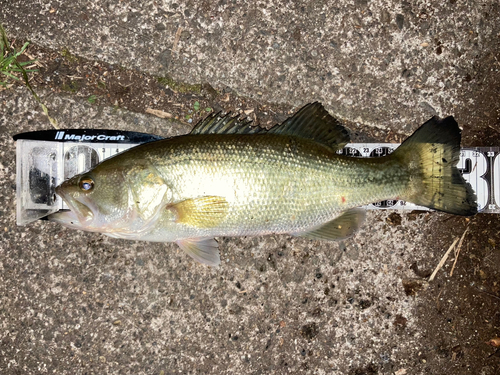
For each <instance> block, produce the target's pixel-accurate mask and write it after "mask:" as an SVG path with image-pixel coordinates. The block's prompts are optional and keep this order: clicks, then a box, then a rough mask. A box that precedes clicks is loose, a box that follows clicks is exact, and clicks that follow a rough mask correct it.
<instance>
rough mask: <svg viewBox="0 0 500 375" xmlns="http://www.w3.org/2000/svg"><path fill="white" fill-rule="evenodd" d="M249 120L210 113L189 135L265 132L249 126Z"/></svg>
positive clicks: (228, 114) (229, 114)
mask: <svg viewBox="0 0 500 375" xmlns="http://www.w3.org/2000/svg"><path fill="white" fill-rule="evenodd" d="M251 123H252V121H251V120H249V119H247V118H244V119H240V118H239V116H234V117H232V116H231V113H227V114H226V115H225V116H221V115H220V112H219V113H212V114H210V115H209V116H208V117H207V118H205V119H204V120H202V121H200V122H199V123H198V124H197V125H196V126H195V127H194V129H193V130H192V131H191V133H190V134H257V133H265V132H266V130H265V129H262V128H260V127H258V126H250V124H251Z"/></svg>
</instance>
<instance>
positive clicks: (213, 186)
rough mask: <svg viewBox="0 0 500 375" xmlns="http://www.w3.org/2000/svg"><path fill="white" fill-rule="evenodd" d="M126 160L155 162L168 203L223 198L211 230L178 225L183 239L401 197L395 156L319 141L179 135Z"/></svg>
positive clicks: (293, 224)
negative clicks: (352, 153)
mask: <svg viewBox="0 0 500 375" xmlns="http://www.w3.org/2000/svg"><path fill="white" fill-rule="evenodd" d="M127 157H132V158H133V159H141V158H145V159H147V160H148V161H149V163H151V165H155V169H156V170H157V173H159V175H160V176H161V178H162V179H163V180H164V181H165V183H166V184H167V185H168V186H169V188H170V189H171V190H172V201H174V202H175V201H183V200H185V199H190V198H193V197H203V196H221V197H223V198H225V200H226V201H227V202H228V203H229V209H228V212H227V216H226V217H225V219H224V220H222V221H220V222H218V223H217V225H214V226H213V227H210V228H198V227H193V226H189V225H180V226H179V228H178V230H176V231H175V232H176V234H177V235H179V234H180V233H182V235H183V236H186V237H193V236H195V237H207V236H214V235H227V236H237V235H260V234H268V233H290V232H301V231H304V230H307V229H308V228H311V227H315V226H317V225H319V224H321V223H323V222H325V221H330V220H332V219H334V218H335V217H336V216H338V214H339V213H340V212H342V211H345V210H346V209H349V208H352V207H357V206H360V205H363V204H368V203H370V202H373V199H376V200H378V199H386V198H387V197H388V196H393V197H394V196H398V195H402V193H403V191H404V189H405V181H406V180H407V178H404V177H405V176H406V175H407V174H408V173H407V172H406V171H405V170H404V169H402V168H400V165H399V163H398V162H397V161H396V162H395V161H394V160H383V159H353V158H349V157H344V156H338V155H336V153H335V152H334V151H332V149H330V148H328V147H326V146H323V145H322V144H319V143H314V142H312V141H308V140H306V139H291V138H290V137H289V136H283V135H274V134H269V135H207V136H205V137H204V139H200V138H199V137H198V136H185V137H181V138H174V139H171V140H166V141H159V142H157V143H155V144H152V145H150V146H149V147H148V148H147V150H141V149H137V150H136V151H135V152H133V153H132V154H131V155H129V156H127ZM117 162H120V160H119V159H117ZM353 167H355V169H354V168H353ZM363 176H364V177H363ZM368 182H369V183H370V186H369V187H366V188H363V186H365V185H366V184H367V183H368ZM360 186H361V188H360ZM342 197H343V198H344V200H343V199H342ZM166 203H168V202H166ZM169 216H170V213H167V217H169ZM155 236H158V238H164V237H165V234H164V233H162V230H161V228H160V229H159V230H158V231H155V234H154V235H148V240H153V239H155V238H157V237H155Z"/></svg>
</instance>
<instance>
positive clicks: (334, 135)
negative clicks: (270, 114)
mask: <svg viewBox="0 0 500 375" xmlns="http://www.w3.org/2000/svg"><path fill="white" fill-rule="evenodd" d="M269 133H274V134H286V135H295V136H297V137H302V138H307V139H310V140H313V141H315V142H318V143H322V144H324V145H326V146H328V147H330V148H332V149H334V150H339V149H341V148H342V147H344V146H345V145H346V144H347V143H349V141H350V138H349V132H348V131H347V129H346V128H344V127H343V126H342V125H341V124H340V122H339V121H338V120H337V119H335V118H334V117H332V116H331V115H330V114H329V113H328V112H327V111H326V109H325V108H324V107H323V106H322V105H321V103H318V102H315V103H311V104H307V105H306V106H304V107H302V109H301V110H300V111H298V112H297V113H296V114H295V115H293V116H292V117H290V118H289V119H288V120H286V121H285V122H283V123H282V124H281V125H278V126H275V127H273V128H271V129H270V130H269Z"/></svg>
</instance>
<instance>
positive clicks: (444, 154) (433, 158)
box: [393, 116, 477, 216]
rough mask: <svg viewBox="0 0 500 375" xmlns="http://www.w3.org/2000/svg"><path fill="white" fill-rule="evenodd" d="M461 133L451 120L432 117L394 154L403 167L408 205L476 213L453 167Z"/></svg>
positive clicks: (474, 199)
mask: <svg viewBox="0 0 500 375" xmlns="http://www.w3.org/2000/svg"><path fill="white" fill-rule="evenodd" d="M460 140H461V131H460V128H459V127H458V124H457V122H456V121H455V119H454V118H453V117H451V116H450V117H447V118H445V119H442V120H441V119H439V118H437V117H433V118H432V119H430V120H429V121H427V122H426V123H425V124H423V125H422V126H421V127H420V128H419V129H417V131H415V133H413V135H412V136H411V137H409V138H408V139H407V140H405V141H404V142H403V144H401V146H399V147H398V148H397V149H396V151H394V153H393V154H394V157H396V158H399V159H400V160H401V161H403V163H404V164H406V165H407V166H408V168H409V172H410V176H411V177H410V180H409V183H408V188H407V190H406V193H405V196H404V197H401V198H403V199H405V200H407V201H409V202H412V203H415V204H418V205H420V206H425V207H429V208H432V209H435V210H439V211H444V212H448V213H451V214H455V215H464V216H470V215H474V214H476V213H477V197H476V194H475V193H474V191H473V190H472V187H471V185H470V184H469V183H467V182H466V181H465V180H464V178H463V177H462V175H461V173H460V171H459V170H458V168H457V163H458V161H459V157H460Z"/></svg>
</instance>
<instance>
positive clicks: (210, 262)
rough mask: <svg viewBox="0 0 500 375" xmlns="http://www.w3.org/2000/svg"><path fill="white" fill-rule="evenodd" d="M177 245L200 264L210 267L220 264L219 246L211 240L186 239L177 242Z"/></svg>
mask: <svg viewBox="0 0 500 375" xmlns="http://www.w3.org/2000/svg"><path fill="white" fill-rule="evenodd" d="M177 245H179V247H180V248H181V249H182V250H184V251H185V252H186V253H187V254H188V255H189V256H190V257H191V258H193V259H194V260H196V261H197V262H200V263H201V264H206V265H207V266H212V267H215V266H218V265H219V264H220V255H219V244H218V243H217V241H215V240H214V239H213V238H188V239H184V240H179V241H177Z"/></svg>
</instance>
